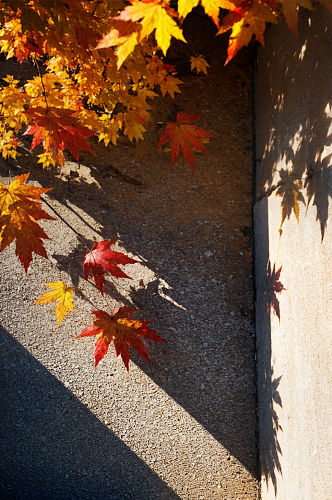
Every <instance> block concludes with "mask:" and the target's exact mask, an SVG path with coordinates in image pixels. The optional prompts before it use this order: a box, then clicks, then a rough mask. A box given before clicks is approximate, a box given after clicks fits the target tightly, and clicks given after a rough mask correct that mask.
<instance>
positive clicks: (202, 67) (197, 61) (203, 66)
mask: <svg viewBox="0 0 332 500" xmlns="http://www.w3.org/2000/svg"><path fill="white" fill-rule="evenodd" d="M190 62H191V71H193V70H194V69H196V71H197V73H200V72H201V71H202V72H203V73H205V74H206V75H207V68H209V67H210V65H209V64H208V62H207V61H206V60H205V58H204V56H197V57H191V58H190Z"/></svg>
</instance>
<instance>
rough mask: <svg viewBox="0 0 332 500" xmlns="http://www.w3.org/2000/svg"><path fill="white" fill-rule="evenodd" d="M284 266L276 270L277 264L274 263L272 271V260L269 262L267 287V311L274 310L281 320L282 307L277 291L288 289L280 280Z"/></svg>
mask: <svg viewBox="0 0 332 500" xmlns="http://www.w3.org/2000/svg"><path fill="white" fill-rule="evenodd" d="M281 270H282V266H281V267H280V268H279V269H278V271H276V265H275V264H274V265H273V270H272V271H271V262H270V261H269V262H268V267H267V272H266V275H267V287H266V292H265V293H266V300H267V312H268V313H269V314H270V311H271V310H273V312H274V314H275V315H276V316H277V317H278V318H279V321H280V307H279V300H278V298H277V295H276V294H277V293H281V292H282V291H283V290H286V288H285V287H284V285H283V284H282V283H281V282H280V281H279V278H280V274H281Z"/></svg>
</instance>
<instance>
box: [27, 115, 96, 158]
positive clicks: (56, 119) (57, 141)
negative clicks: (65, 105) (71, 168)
mask: <svg viewBox="0 0 332 500" xmlns="http://www.w3.org/2000/svg"><path fill="white" fill-rule="evenodd" d="M26 113H27V114H28V115H30V116H32V121H31V122H30V123H29V125H28V128H27V130H26V132H25V133H24V135H30V134H31V135H33V136H34V138H33V140H32V144H31V149H34V148H35V147H36V146H38V144H40V143H41V142H43V146H44V149H45V151H46V152H52V149H53V150H54V151H55V156H56V158H57V160H58V161H59V162H60V163H61V164H63V156H62V155H60V156H59V153H60V152H61V153H62V151H63V150H64V148H65V147H66V148H68V149H69V151H70V152H71V154H72V155H73V157H74V158H75V160H76V161H78V160H79V155H78V148H80V149H82V150H83V151H87V152H88V153H92V154H94V152H93V151H92V149H91V147H90V145H89V144H88V143H87V142H86V140H85V139H86V138H87V137H92V136H93V135H95V133H94V132H93V131H92V130H90V129H89V128H87V127H83V126H82V125H79V124H78V120H77V118H75V117H74V116H73V114H74V113H75V111H74V110H72V109H59V108H41V107H37V108H31V109H28V110H27V111H26Z"/></svg>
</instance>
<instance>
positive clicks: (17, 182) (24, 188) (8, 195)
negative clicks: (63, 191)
mask: <svg viewBox="0 0 332 500" xmlns="http://www.w3.org/2000/svg"><path fill="white" fill-rule="evenodd" d="M29 175H30V174H23V175H19V176H18V177H16V179H14V180H13V181H12V182H11V183H10V184H9V186H8V187H7V186H5V185H4V184H2V182H0V214H2V213H3V212H5V211H6V210H7V209H8V207H9V205H12V204H13V203H15V201H18V200H21V201H29V202H30V201H34V200H37V201H39V200H40V195H41V194H43V193H47V191H50V190H51V189H52V188H40V187H35V186H29V185H27V184H25V183H26V181H27V180H28V178H29Z"/></svg>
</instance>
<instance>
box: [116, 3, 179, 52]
mask: <svg viewBox="0 0 332 500" xmlns="http://www.w3.org/2000/svg"><path fill="white" fill-rule="evenodd" d="M167 6H168V2H163V1H162V0H144V1H141V0H131V5H129V6H127V7H125V9H124V10H123V11H122V12H120V14H119V16H118V17H116V18H115V19H116V20H121V21H132V22H136V21H140V23H141V25H142V30H141V31H140V34H139V38H140V40H142V39H143V38H145V37H147V36H148V35H150V34H151V33H152V32H153V31H154V30H156V40H157V43H158V45H159V47H160V48H161V50H162V51H163V53H164V55H166V52H167V49H168V47H169V46H170V43H171V37H172V36H173V37H174V38H177V39H178V40H182V41H183V42H186V40H185V38H184V36H183V33H182V30H181V29H180V28H179V27H178V25H177V24H176V22H175V21H174V19H173V18H172V17H171V16H170V15H169V14H168V13H171V14H174V15H175V12H174V11H173V10H172V9H169V8H167ZM165 7H166V8H165Z"/></svg>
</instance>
